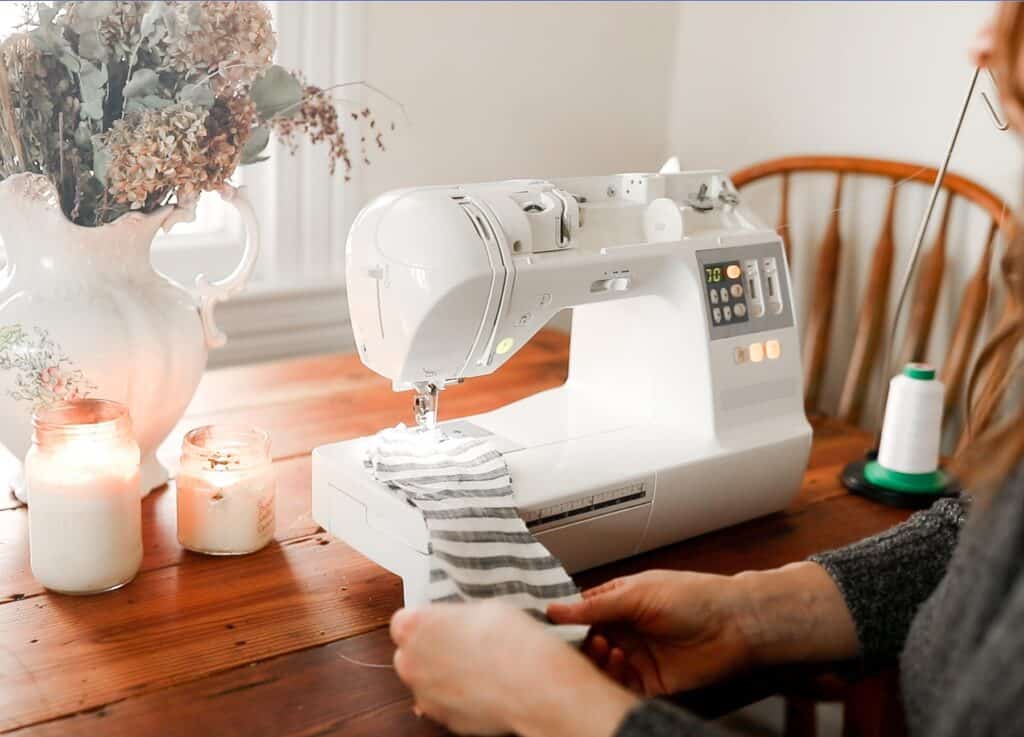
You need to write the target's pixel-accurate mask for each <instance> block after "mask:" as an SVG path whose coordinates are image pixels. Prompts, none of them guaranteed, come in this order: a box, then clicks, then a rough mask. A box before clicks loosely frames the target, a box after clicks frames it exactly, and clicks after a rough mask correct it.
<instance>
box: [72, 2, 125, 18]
mask: <svg viewBox="0 0 1024 737" xmlns="http://www.w3.org/2000/svg"><path fill="white" fill-rule="evenodd" d="M116 6H117V3H114V2H110V1H109V0H89V2H86V3H78V4H77V5H76V6H75V15H77V16H78V17H79V18H88V19H89V20H94V21H95V20H102V19H103V18H106V17H107V16H108V15H110V14H111V13H113V12H114V8H115V7H116Z"/></svg>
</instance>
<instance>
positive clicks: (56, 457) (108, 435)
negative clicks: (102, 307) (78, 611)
mask: <svg viewBox="0 0 1024 737" xmlns="http://www.w3.org/2000/svg"><path fill="white" fill-rule="evenodd" d="M32 424H33V434H32V447H31V448H30V449H29V451H28V455H27V456H26V457H25V484H26V488H27V489H28V496H29V508H28V524H29V556H30V561H31V565H32V575H34V576H35V577H36V580H38V581H39V583H41V584H42V585H43V586H45V587H46V588H48V589H50V590H52V591H56V592H59V593H63V594H96V593H100V592H101V591H110V590H111V589H116V588H119V587H121V586H124V585H125V584H126V583H128V582H129V581H131V580H132V579H133V578H134V577H135V574H136V573H138V571H139V565H140V564H141V563H142V507H141V498H142V497H141V487H140V483H139V446H138V444H137V443H136V442H135V437H134V435H133V434H132V423H131V419H130V417H129V416H128V410H127V408H125V407H124V406H123V405H121V404H118V403H117V402H108V401H106V400H102V399H79V400H74V401H69V402H59V403H56V404H52V405H50V406H48V407H46V408H43V409H39V410H37V411H36V413H35V415H34V416H33V418H32Z"/></svg>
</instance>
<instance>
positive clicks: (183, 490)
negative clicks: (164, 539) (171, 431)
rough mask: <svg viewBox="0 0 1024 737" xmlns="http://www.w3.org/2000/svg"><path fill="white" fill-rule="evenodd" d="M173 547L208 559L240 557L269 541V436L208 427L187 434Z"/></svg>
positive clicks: (252, 430) (271, 516)
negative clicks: (185, 549)
mask: <svg viewBox="0 0 1024 737" xmlns="http://www.w3.org/2000/svg"><path fill="white" fill-rule="evenodd" d="M176 486H177V494H178V542H180V543H181V545H182V546H183V547H185V548H187V549H189V550H192V551H195V552H197V553H207V554H209V555H244V554H246V553H252V552H255V551H257V550H259V549H260V548H262V547H264V546H265V545H266V544H267V543H269V542H270V541H271V540H272V539H273V538H274V519H275V514H274V504H275V496H276V491H277V483H276V480H275V477H274V471H273V467H272V464H271V457H270V436H269V435H268V434H267V433H266V432H265V431H263V430H260V429H258V428H251V427H249V428H247V427H231V426H224V425H207V426H205V427H199V428H196V429H195V430H192V431H191V432H189V433H188V434H187V435H186V436H185V439H184V441H183V442H182V447H181V470H180V471H179V472H178V476H177V480H176Z"/></svg>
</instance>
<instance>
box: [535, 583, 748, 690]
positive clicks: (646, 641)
mask: <svg viewBox="0 0 1024 737" xmlns="http://www.w3.org/2000/svg"><path fill="white" fill-rule="evenodd" d="M583 597H584V598H583V600H582V601H580V602H578V603H575V604H552V605H550V606H549V607H548V616H549V617H551V619H552V621H554V622H558V623H564V624H569V623H572V624H591V625H594V626H595V629H594V631H593V632H592V633H591V637H590V638H589V640H588V642H587V644H586V646H585V650H586V652H587V654H588V655H589V656H590V657H591V659H592V660H593V661H594V662H595V663H596V664H597V665H598V667H600V668H602V669H603V670H604V671H605V672H606V673H608V674H609V675H610V676H611V677H612V678H614V679H615V680H617V681H619V682H620V683H622V684H623V685H625V686H626V687H628V688H630V689H632V690H633V691H636V692H637V693H640V694H643V695H645V696H660V695H663V694H670V693H675V692H677V691H683V690H686V689H691V688H696V687H698V686H703V685H705V684H708V683H711V682H714V681H717V680H720V679H722V678H724V677H726V676H728V675H730V674H732V673H735V672H737V671H740V670H742V669H744V668H745V667H747V665H749V664H750V662H751V660H752V654H751V651H750V645H749V639H748V636H747V634H746V633H745V632H744V630H743V626H742V624H741V620H742V613H743V612H744V611H745V610H746V609H747V607H748V605H747V603H746V602H745V601H744V600H743V596H742V595H741V592H739V591H737V590H736V587H735V586H730V579H729V578H727V577H725V576H711V575H706V574H700V573H682V572H677V571H646V572H644V573H640V574H637V575H635V576H627V577H625V578H617V579H614V580H612V581H609V582H608V583H606V584H604V585H603V586H598V587H597V588H595V589H591V590H589V591H585V592H584V593H583Z"/></svg>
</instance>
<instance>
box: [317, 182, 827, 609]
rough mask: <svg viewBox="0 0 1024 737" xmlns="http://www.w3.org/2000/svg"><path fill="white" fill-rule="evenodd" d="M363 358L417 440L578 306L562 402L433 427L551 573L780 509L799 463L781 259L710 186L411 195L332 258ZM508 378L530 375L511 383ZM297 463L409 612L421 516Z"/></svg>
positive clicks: (390, 204)
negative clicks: (505, 475) (486, 474)
mask: <svg viewBox="0 0 1024 737" xmlns="http://www.w3.org/2000/svg"><path fill="white" fill-rule="evenodd" d="M346 259H347V278H348V300H349V308H350V314H351V319H352V327H353V331H354V334H355V339H356V345H357V347H358V351H359V356H360V358H361V359H362V360H363V363H365V364H366V365H367V366H368V367H370V368H371V369H373V370H374V371H376V372H377V373H379V374H381V375H383V376H385V377H387V378H389V379H391V380H392V382H393V386H394V389H395V390H396V391H403V390H409V389H413V390H414V399H415V409H416V416H417V419H418V421H419V422H420V423H421V424H423V425H430V424H431V423H432V422H433V419H434V416H435V415H434V413H435V410H436V401H437V396H438V390H440V389H443V387H444V386H445V385H447V384H451V383H453V382H460V381H462V380H463V379H468V378H471V377H474V376H481V375H483V374H490V373H492V372H494V371H498V370H500V369H501V367H502V366H503V365H504V364H505V362H506V361H508V360H509V359H510V358H511V357H512V356H513V355H514V354H515V353H516V352H517V351H518V350H519V349H520V348H522V347H523V346H524V345H525V344H526V343H527V341H529V340H530V338H531V337H532V336H533V335H534V333H535V332H536V331H537V330H538V329H539V328H541V327H542V326H543V325H544V324H545V323H546V322H547V321H548V320H549V319H550V318H551V317H552V316H553V315H555V313H557V312H558V311H559V310H561V309H563V308H565V307H574V308H575V310H574V312H573V321H572V339H571V347H570V355H569V378H568V380H567V381H566V383H565V384H564V385H563V386H560V387H558V388H556V389H551V390H549V391H545V392H541V393H540V394H536V395H534V396H532V397H529V398H527V399H523V400H520V401H517V402H513V403H511V404H509V405H507V406H505V407H502V408H501V409H498V410H495V411H493V412H488V413H486V414H480V415H475V416H472V417H465V418H461V419H458V420H453V421H449V422H444V423H441V425H440V427H441V428H442V430H444V431H446V432H450V433H457V434H463V435H478V436H489V437H490V438H491V439H492V440H493V442H494V444H495V445H496V447H497V448H498V449H499V450H501V451H503V452H504V454H505V458H506V460H507V462H508V466H509V469H510V471H511V474H512V481H513V488H514V491H515V496H516V501H517V503H518V506H519V510H520V514H521V515H522V517H523V519H524V520H525V521H526V522H527V524H528V525H529V526H530V529H531V530H532V531H533V532H534V533H535V534H536V537H537V538H538V539H539V540H540V541H542V542H543V543H544V544H545V545H546V546H547V547H548V548H549V549H550V550H551V552H552V553H553V554H554V555H555V556H557V557H558V558H560V559H561V560H562V562H563V563H564V564H565V567H566V569H567V570H568V571H570V572H573V571H578V570H582V569H586V568H590V567H592V566H596V565H600V564H602V563H607V562H610V561H613V560H617V559H619V558H624V557H626V556H630V555H634V554H636V553H640V552H643V551H646V550H651V549H652V548H657V547H660V546H662V545H667V544H669V543H673V542H676V541H678V540H681V539H683V538H687V537H691V536H693V535H699V534H701V533H704V532H708V531H709V530H713V529H716V528H719V527H723V526H726V525H731V524H734V523H737V522H741V521H743V520H747V519H750V518H753V517H757V516H759V515H763V514H767V513H770V512H774V511H777V510H780V509H782V508H784V507H785V506H786V505H787V504H788V503H789V501H790V500H791V499H792V497H793V496H794V494H795V493H796V491H797V489H798V487H799V485H800V480H801V477H802V474H803V472H804V468H805V466H806V463H807V457H808V452H809V449H810V443H811V430H810V427H809V425H808V424H807V420H806V417H805V416H804V410H803V399H802V396H803V390H802V379H801V364H800V350H799V344H798V339H797V330H796V326H795V320H794V310H793V302H792V297H791V290H790V283H789V272H788V269H787V266H786V260H785V254H784V252H783V248H782V242H781V241H780V239H779V237H778V235H776V233H775V232H774V231H772V230H771V229H769V228H767V227H765V226H764V225H763V224H761V223H760V222H758V220H757V219H756V218H755V217H754V216H753V215H752V214H751V213H750V212H748V211H747V210H746V209H745V208H743V207H742V206H741V205H740V202H739V198H738V195H737V193H736V191H735V189H734V188H733V186H732V184H731V183H730V182H729V180H728V178H727V177H726V176H725V175H723V174H722V173H720V172H717V171H697V172H683V173H675V174H617V175H613V176H601V177H583V178H578V179H561V180H553V181H540V180H515V181H507V182H495V183H489V184H474V185H465V186H450V187H423V188H415V189H406V190H401V191H396V192H391V193H388V194H385V195H383V196H381V197H379V198H377V199H376V200H374V201H373V202H372V203H371V204H370V205H368V206H367V207H366V208H365V209H364V210H363V211H362V212H361V213H360V214H359V216H358V218H357V219H356V221H355V223H354V225H353V226H352V231H351V233H350V235H349V239H348V244H347V249H346ZM521 370H528V369H527V367H525V366H524V367H522V369H521ZM369 441H370V439H369V438H360V439H358V440H352V441H348V442H342V443H336V444H333V445H326V446H322V447H320V448H317V449H316V450H315V451H314V453H313V516H314V518H315V519H316V520H317V522H318V523H319V524H321V525H322V526H323V527H324V528H326V529H327V531H328V532H330V533H331V534H333V535H336V536H337V537H339V538H341V539H342V540H344V541H345V542H347V543H348V544H350V545H352V546H353V547H354V548H356V549H357V550H359V551H360V552H362V553H363V554H364V555H366V556H368V557H369V558H371V559H373V560H374V561H376V562H377V563H379V564H380V565H382V566H384V567H385V568H387V569H389V570H391V571H393V572H395V573H397V574H398V575H399V576H401V577H402V579H403V581H404V585H405V599H406V603H407V604H414V603H417V602H420V601H422V600H423V599H424V592H425V587H426V584H427V581H428V579H429V572H428V557H427V555H428V547H427V531H426V527H425V524H424V521H423V518H422V517H421V516H420V514H419V512H418V510H417V509H416V508H415V507H413V506H411V505H410V504H408V503H407V502H405V501H404V500H401V499H399V498H398V497H397V496H396V495H395V494H394V493H392V492H390V491H388V490H386V489H385V488H383V487H382V486H381V485H380V484H378V483H377V482H376V481H374V480H373V479H372V478H371V476H370V475H369V473H368V471H367V469H366V468H365V467H364V463H363V461H364V454H365V448H366V444H367V443H368V442H369Z"/></svg>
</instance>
